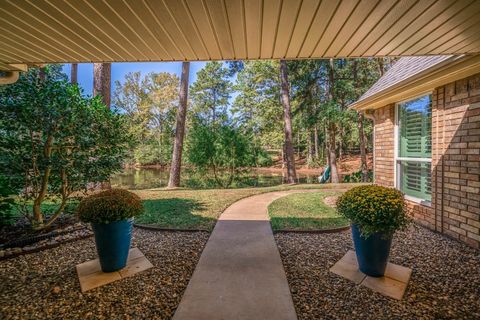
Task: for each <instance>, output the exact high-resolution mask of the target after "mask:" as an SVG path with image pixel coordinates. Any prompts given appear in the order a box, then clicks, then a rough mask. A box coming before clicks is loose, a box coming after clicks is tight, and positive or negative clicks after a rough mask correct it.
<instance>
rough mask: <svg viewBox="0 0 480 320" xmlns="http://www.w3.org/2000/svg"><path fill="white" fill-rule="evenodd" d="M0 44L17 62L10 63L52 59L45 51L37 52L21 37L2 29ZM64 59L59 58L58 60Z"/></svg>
mask: <svg viewBox="0 0 480 320" xmlns="http://www.w3.org/2000/svg"><path fill="white" fill-rule="evenodd" d="M0 43H2V46H1V47H0V50H8V51H7V52H5V55H10V56H14V57H15V58H14V59H15V60H9V62H20V61H27V60H28V61H42V60H48V59H51V57H52V54H51V53H49V52H47V51H45V50H41V49H40V50H35V49H33V48H32V47H31V46H29V44H28V42H26V41H25V39H23V38H21V37H17V36H16V35H15V34H13V33H9V32H7V31H5V30H1V29H0ZM61 58H62V57H60V56H57V59H61Z"/></svg>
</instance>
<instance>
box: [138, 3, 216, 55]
mask: <svg viewBox="0 0 480 320" xmlns="http://www.w3.org/2000/svg"><path fill="white" fill-rule="evenodd" d="M143 3H144V5H145V7H146V8H147V10H148V11H149V13H150V14H151V16H152V17H153V19H154V21H155V23H154V25H153V26H152V27H151V28H157V29H158V30H161V31H163V32H164V34H165V36H166V37H167V38H168V39H169V40H170V41H172V42H173V44H174V45H175V48H177V50H178V51H179V52H180V54H181V55H182V56H183V58H182V59H180V60H184V59H187V60H198V55H197V53H196V52H195V51H194V49H193V47H192V45H193V44H191V43H190V42H189V40H188V38H187V37H186V35H185V33H184V32H183V31H182V29H181V28H180V26H179V22H178V21H177V20H176V19H175V17H174V15H173V13H172V10H175V8H170V7H169V6H167V5H165V4H164V3H163V1H157V0H143ZM182 6H183V5H182ZM182 12H185V8H183V9H182ZM186 24H187V22H186V21H183V23H182V25H183V27H184V28H186V30H187V31H189V32H193V34H194V36H196V35H197V34H196V30H195V29H194V27H193V26H192V25H191V23H188V26H186ZM199 41H200V40H199V39H198V37H197V41H196V42H195V43H194V44H195V45H196V46H200V50H199V52H200V54H201V55H202V56H205V55H207V52H206V50H205V48H204V47H203V45H202V44H201V43H200V44H199V43H198V42H199Z"/></svg>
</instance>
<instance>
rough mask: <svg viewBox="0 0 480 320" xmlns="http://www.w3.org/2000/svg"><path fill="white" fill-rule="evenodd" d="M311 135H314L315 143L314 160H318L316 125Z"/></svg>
mask: <svg viewBox="0 0 480 320" xmlns="http://www.w3.org/2000/svg"><path fill="white" fill-rule="evenodd" d="M313 134H314V141H315V159H317V160H318V128H317V126H316V125H315V128H314V131H313Z"/></svg>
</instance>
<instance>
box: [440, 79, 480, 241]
mask: <svg viewBox="0 0 480 320" xmlns="http://www.w3.org/2000/svg"><path fill="white" fill-rule="evenodd" d="M432 102H433V109H432V139H433V141H432V143H433V144H432V151H433V155H432V171H433V172H432V178H433V179H432V186H434V188H435V191H436V195H435V197H432V199H433V201H432V205H433V207H434V208H435V210H436V213H437V229H439V231H441V232H444V233H445V234H448V235H449V236H451V237H453V238H456V239H459V240H461V241H464V242H466V243H468V244H470V245H472V246H474V247H477V248H479V247H480V74H477V75H475V76H472V77H469V78H467V79H462V80H459V81H456V82H453V83H449V84H447V85H445V86H443V87H440V88H437V89H436V90H435V91H434V92H433V101H432Z"/></svg>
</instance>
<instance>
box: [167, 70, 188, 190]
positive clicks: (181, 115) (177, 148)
mask: <svg viewBox="0 0 480 320" xmlns="http://www.w3.org/2000/svg"><path fill="white" fill-rule="evenodd" d="M189 72H190V62H183V63H182V76H181V79H180V94H179V98H178V100H179V105H178V111H177V123H176V126H175V143H174V146H173V154H172V165H171V166H170V178H169V180H168V187H169V188H178V187H179V186H180V172H181V168H182V151H183V138H184V137H185V120H186V118H187V102H188V76H189Z"/></svg>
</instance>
